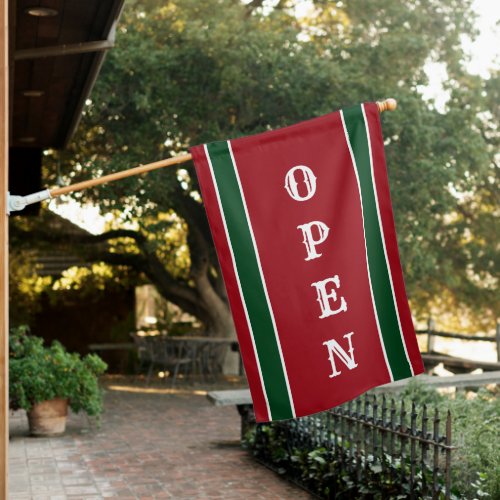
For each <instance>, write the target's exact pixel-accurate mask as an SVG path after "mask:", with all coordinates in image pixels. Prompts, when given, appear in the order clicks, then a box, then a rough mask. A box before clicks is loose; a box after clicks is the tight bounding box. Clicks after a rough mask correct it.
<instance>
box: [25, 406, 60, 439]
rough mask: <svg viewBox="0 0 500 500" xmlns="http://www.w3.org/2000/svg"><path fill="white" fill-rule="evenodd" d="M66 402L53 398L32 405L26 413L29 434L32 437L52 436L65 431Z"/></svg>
mask: <svg viewBox="0 0 500 500" xmlns="http://www.w3.org/2000/svg"><path fill="white" fill-rule="evenodd" d="M67 415H68V400H67V399H62V398H54V399H50V400H48V401H42V402H41V403H36V404H34V405H33V407H32V408H31V410H30V411H29V412H28V422H29V426H30V433H31V434H32V435H33V436H53V435H55V434H62V433H63V432H64V431H65V429H66V417H67Z"/></svg>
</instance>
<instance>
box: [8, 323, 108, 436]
mask: <svg viewBox="0 0 500 500" xmlns="http://www.w3.org/2000/svg"><path fill="white" fill-rule="evenodd" d="M106 368H107V365H106V363H105V362H104V361H103V360H102V359H101V358H100V357H99V356H97V355H95V354H89V355H87V356H85V357H83V358H82V357H80V355H79V354H76V353H69V352H67V351H66V349H65V348H64V347H63V346H62V344H61V343H60V342H57V341H54V342H52V344H51V345H50V347H46V346H44V341H43V339H41V338H39V337H35V336H33V335H29V333H28V328H27V327H18V328H16V329H13V330H12V331H11V335H10V338H9V379H10V380H9V386H10V407H11V408H12V409H23V410H26V412H27V414H28V421H29V424H30V432H31V434H33V435H37V436H46V435H53V434H60V433H62V432H64V430H65V428H66V415H67V409H68V405H69V407H70V408H71V409H72V410H73V411H75V412H79V411H81V410H83V411H85V412H86V413H87V414H88V415H91V416H97V417H98V416H99V415H100V414H101V413H102V390H101V388H100V387H99V383H98V376H99V375H101V374H102V373H104V371H105V370H106Z"/></svg>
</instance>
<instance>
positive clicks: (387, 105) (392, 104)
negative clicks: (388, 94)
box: [377, 98, 398, 113]
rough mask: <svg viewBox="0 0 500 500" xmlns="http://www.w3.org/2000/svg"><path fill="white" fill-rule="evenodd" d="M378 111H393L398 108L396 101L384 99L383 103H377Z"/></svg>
mask: <svg viewBox="0 0 500 500" xmlns="http://www.w3.org/2000/svg"><path fill="white" fill-rule="evenodd" d="M377 106H378V110H379V112H380V113H383V112H384V111H394V110H395V109H396V108H397V107H398V101H396V99H392V98H390V99H385V100H384V101H377Z"/></svg>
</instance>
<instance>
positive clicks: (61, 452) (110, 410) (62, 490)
mask: <svg viewBox="0 0 500 500" xmlns="http://www.w3.org/2000/svg"><path fill="white" fill-rule="evenodd" d="M111 387H115V389H113V390H111V389H108V391H107V394H106V398H105V408H106V411H105V414H104V416H103V419H102V425H101V427H100V428H99V429H92V428H90V427H89V423H88V420H87V418H86V417H85V416H80V415H70V418H69V421H68V429H67V432H66V434H65V435H64V436H60V437H54V438H50V439H48V438H33V437H28V435H27V421H26V417H25V415H24V412H15V413H13V414H12V417H11V440H10V486H9V490H10V497H9V498H10V499H11V500H25V499H26V500H27V499H36V500H43V499H53V500H59V499H66V498H68V499H70V498H71V499H76V498H80V499H88V500H91V499H100V498H108V497H115V498H119V499H123V500H126V499H131V498H134V499H135V498H140V499H150V498H151V499H154V498H174V499H177V498H178V499H198V498H199V499H205V498H206V499H208V498H227V499H233V498H234V499H252V500H253V499H287V500H288V499H305V498H309V496H308V495H307V494H306V493H305V492H303V491H302V490H300V489H298V488H296V487H295V486H293V485H291V484H289V483H287V482H286V481H284V480H282V479H281V478H280V477H279V476H277V475H276V474H274V473H273V472H271V471H269V470H267V469H266V468H264V467H263V466H262V465H259V464H258V463H256V462H255V461H254V460H253V459H252V457H251V456H250V455H249V454H248V452H246V451H245V450H242V449H241V448H240V447H239V445H238V440H239V432H240V422H239V416H238V414H237V412H236V409H235V408H216V407H213V406H211V405H210V403H209V402H208V401H207V400H206V398H205V396H204V394H203V392H202V391H194V390H188V389H186V390H178V391H176V392H175V393H170V391H167V390H165V389H160V390H159V391H156V392H155V390H154V389H153V390H152V392H145V391H144V388H141V387H140V386H137V385H135V386H126V385H124V384H123V382H122V383H121V385H120V386H119V387H120V389H121V390H116V389H117V386H116V385H114V386H113V385H112V384H111Z"/></svg>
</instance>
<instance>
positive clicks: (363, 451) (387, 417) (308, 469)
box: [242, 396, 453, 498]
mask: <svg viewBox="0 0 500 500" xmlns="http://www.w3.org/2000/svg"><path fill="white" fill-rule="evenodd" d="M242 418H245V417H244V415H242ZM246 418H248V416H247V417H246ZM249 445H250V447H251V448H252V450H253V452H254V454H255V456H256V457H257V458H258V459H259V460H260V461H262V462H263V463H264V464H265V465H267V466H269V467H271V468H273V469H275V470H277V471H278V472H280V473H283V474H285V475H286V476H287V477H288V478H289V479H292V480H294V481H295V482H298V483H299V484H301V486H303V487H305V488H306V489H309V491H311V492H312V493H314V494H316V495H317V496H319V497H323V498H373V497H375V498H398V497H399V498H450V488H451V484H450V483H451V470H450V468H451V452H452V449H453V447H452V445H451V415H450V413H449V412H448V414H447V415H446V416H445V417H444V420H442V417H441V415H440V414H439V413H438V411H437V410H435V411H433V412H432V415H429V414H428V409H427V408H426V406H425V405H423V406H421V407H420V408H417V407H416V405H415V404H414V403H413V404H412V405H411V408H406V407H405V404H404V402H402V401H400V402H398V403H396V402H395V401H394V400H390V401H389V400H387V399H386V398H385V397H379V398H377V397H375V396H365V397H363V398H358V399H356V400H355V401H352V402H350V403H347V404H345V405H343V406H340V407H337V408H334V409H332V410H329V411H327V412H323V413H321V414H317V415H313V416H309V417H303V418H299V419H295V420H289V421H283V422H275V423H273V424H264V425H257V426H256V427H255V430H254V432H253V433H250V438H249Z"/></svg>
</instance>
